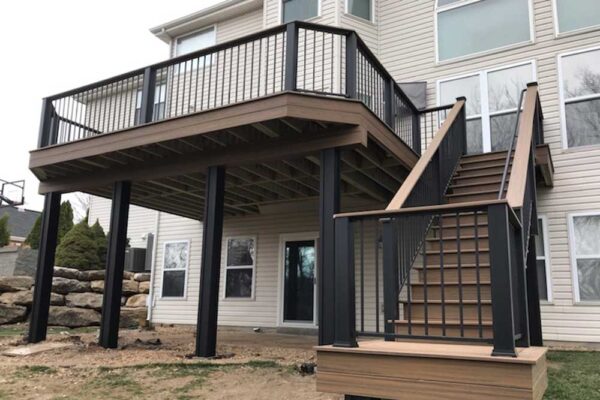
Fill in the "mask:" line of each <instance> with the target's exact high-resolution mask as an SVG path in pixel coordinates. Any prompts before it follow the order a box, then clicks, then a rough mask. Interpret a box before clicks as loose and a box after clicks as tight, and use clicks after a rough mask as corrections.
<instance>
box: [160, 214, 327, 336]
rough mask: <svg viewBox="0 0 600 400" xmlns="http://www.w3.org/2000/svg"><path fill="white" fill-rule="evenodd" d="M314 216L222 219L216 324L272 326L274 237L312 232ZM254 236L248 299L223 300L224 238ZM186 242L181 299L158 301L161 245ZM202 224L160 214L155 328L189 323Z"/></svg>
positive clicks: (197, 282) (277, 243)
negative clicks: (250, 296) (187, 253)
mask: <svg viewBox="0 0 600 400" xmlns="http://www.w3.org/2000/svg"><path fill="white" fill-rule="evenodd" d="M317 231H318V219H317V214H316V213H294V214H289V215H287V214H286V215H264V216H248V217H238V218H230V219H226V220H225V223H224V227H223V239H224V240H223V249H222V255H221V260H222V263H221V264H222V265H221V280H220V281H221V284H220V288H219V299H220V300H219V324H222V325H237V326H271V327H273V326H277V324H278V320H279V318H278V315H279V314H278V307H279V306H278V304H279V273H280V254H279V249H280V247H279V246H280V235H282V234H286V233H301V232H311V233H314V232H317ZM231 236H252V237H256V268H255V274H254V279H255V282H254V285H255V287H254V298H253V299H224V283H225V256H226V248H225V246H226V240H225V239H226V238H227V237H231ZM174 240H190V246H191V247H190V265H189V268H188V274H189V275H188V277H187V296H186V298H185V299H161V298H160V293H161V288H162V270H163V251H164V244H165V242H168V241H174ZM201 252H202V225H201V223H200V222H198V221H193V220H189V219H184V218H181V217H176V216H172V215H169V214H165V213H161V216H160V228H159V235H158V240H157V257H156V264H155V277H154V299H153V304H154V310H153V316H152V320H153V322H156V323H177V324H195V323H196V318H197V314H196V313H197V308H198V293H199V290H200V289H199V287H200V257H201Z"/></svg>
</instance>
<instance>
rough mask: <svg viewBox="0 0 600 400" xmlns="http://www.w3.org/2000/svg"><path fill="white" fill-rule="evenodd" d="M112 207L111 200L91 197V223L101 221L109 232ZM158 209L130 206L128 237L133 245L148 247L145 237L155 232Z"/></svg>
mask: <svg viewBox="0 0 600 400" xmlns="http://www.w3.org/2000/svg"><path fill="white" fill-rule="evenodd" d="M110 209H111V201H110V200H109V199H105V198H103V197H97V196H91V197H90V216H89V219H88V220H89V223H90V225H91V224H93V223H94V222H96V220H98V222H100V225H101V226H102V228H103V229H104V232H108V230H109V227H110ZM157 214H158V211H154V210H149V209H147V208H143V207H138V206H131V207H130V208H129V221H128V225H127V237H128V238H129V239H130V244H131V246H132V247H144V248H145V247H146V240H145V239H143V237H144V236H145V235H146V234H148V233H155V230H156V216H157Z"/></svg>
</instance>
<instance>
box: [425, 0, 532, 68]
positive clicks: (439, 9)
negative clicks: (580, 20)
mask: <svg viewBox="0 0 600 400" xmlns="http://www.w3.org/2000/svg"><path fill="white" fill-rule="evenodd" d="M480 1H483V0H461V1H457V2H456V3H454V4H448V5H445V6H441V7H439V6H438V0H435V6H434V9H435V10H434V13H433V16H434V18H433V31H434V40H435V62H436V64H447V63H453V62H457V61H462V60H468V59H471V58H477V57H481V56H484V55H488V54H494V53H500V52H503V51H506V50H512V49H516V48H519V47H523V46H528V45H531V44H534V43H535V40H536V38H535V24H534V21H535V18H534V15H533V12H534V9H533V0H527V5H528V8H529V40H526V41H523V42H519V43H512V44H509V45H506V46H500V47H497V48H495V49H489V50H484V51H479V52H477V53H472V54H466V55H464V56H459V57H454V58H449V59H447V60H440V52H439V41H438V15H439V14H440V13H442V12H444V11H448V10H452V9H454V8H460V7H463V6H467V5H469V4H473V3H479V2H480Z"/></svg>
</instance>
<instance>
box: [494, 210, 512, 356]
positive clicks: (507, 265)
mask: <svg viewBox="0 0 600 400" xmlns="http://www.w3.org/2000/svg"><path fill="white" fill-rule="evenodd" d="M510 224H511V222H510V220H509V215H508V205H506V204H497V205H492V206H489V207H488V229H489V243H490V253H489V254H490V270H491V271H490V274H491V292H492V320H493V327H492V328H493V335H494V350H493V352H492V355H494V356H508V357H516V356H517V353H516V351H515V319H514V315H515V314H514V307H515V305H514V302H513V289H514V288H513V276H512V272H513V267H514V266H513V265H512V263H513V260H514V259H515V257H511V253H510V250H511V246H510V244H511V238H510V235H511V233H512V232H511V230H512V228H511V226H510ZM512 243H515V245H516V241H514V240H512Z"/></svg>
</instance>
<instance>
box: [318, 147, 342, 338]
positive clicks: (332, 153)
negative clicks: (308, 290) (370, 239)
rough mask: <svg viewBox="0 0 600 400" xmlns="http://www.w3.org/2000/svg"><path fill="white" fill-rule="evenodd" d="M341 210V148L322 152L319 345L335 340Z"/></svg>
mask: <svg viewBox="0 0 600 400" xmlns="http://www.w3.org/2000/svg"><path fill="white" fill-rule="evenodd" d="M339 211H340V150H339V149H326V150H323V151H322V152H321V188H320V209H319V223H320V229H319V232H320V246H319V262H318V264H317V266H318V268H319V273H318V274H317V276H318V284H319V344H320V345H326V344H333V342H334V340H335V324H334V319H335V290H336V282H335V234H334V232H335V226H334V224H335V222H334V219H333V216H334V215H335V214H337V213H338V212H339Z"/></svg>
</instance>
